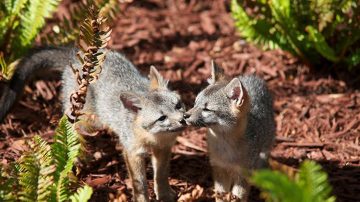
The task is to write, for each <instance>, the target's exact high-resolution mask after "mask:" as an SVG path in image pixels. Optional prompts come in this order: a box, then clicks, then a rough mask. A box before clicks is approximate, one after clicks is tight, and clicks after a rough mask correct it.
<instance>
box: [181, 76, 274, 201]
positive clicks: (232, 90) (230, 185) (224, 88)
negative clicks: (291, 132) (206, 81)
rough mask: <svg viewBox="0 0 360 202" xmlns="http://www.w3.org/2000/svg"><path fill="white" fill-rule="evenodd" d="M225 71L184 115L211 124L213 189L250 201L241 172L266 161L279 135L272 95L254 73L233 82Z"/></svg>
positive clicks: (197, 122) (195, 122) (191, 121)
mask: <svg viewBox="0 0 360 202" xmlns="http://www.w3.org/2000/svg"><path fill="white" fill-rule="evenodd" d="M213 72H214V71H213ZM215 73H216V72H215ZM221 76H222V75H219V77H218V78H220V79H219V80H217V81H213V82H212V83H211V84H210V85H209V86H208V87H207V88H205V89H204V90H202V91H201V92H200V93H199V94H198V96H197V97H196V100H195V104H194V107H193V108H192V109H190V110H189V111H188V112H186V114H185V117H186V122H187V123H188V124H191V125H196V126H205V127H208V136H207V142H208V150H209V156H210V163H211V165H212V169H213V177H214V181H215V191H216V192H232V193H233V194H234V195H235V196H237V197H239V198H240V199H243V200H244V201H246V198H247V194H248V184H247V183H246V180H245V178H244V176H243V175H244V173H246V172H247V171H248V170H252V169H256V168H259V167H262V166H264V165H266V162H267V158H266V157H267V155H268V153H269V151H270V149H271V146H272V143H273V140H274V137H275V121H274V112H273V106H272V105H273V103H272V97H271V94H270V92H269V90H268V89H267V87H266V84H265V82H264V81H263V80H261V79H260V78H258V77H256V76H253V75H251V76H239V77H237V79H236V78H234V79H233V80H232V81H231V82H228V81H226V80H225V79H224V77H222V78H221ZM213 77H214V75H213ZM239 81H240V82H239ZM244 89H245V90H244ZM244 91H245V92H244ZM246 92H247V94H246ZM245 97H247V98H245ZM245 99H247V100H248V101H250V102H245V101H244V100H245ZM235 109H236V110H235ZM237 110H238V111H237ZM216 201H217V202H218V201H222V200H221V199H217V200H216Z"/></svg>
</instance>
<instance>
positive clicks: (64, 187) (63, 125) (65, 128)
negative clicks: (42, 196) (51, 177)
mask: <svg viewBox="0 0 360 202" xmlns="http://www.w3.org/2000/svg"><path fill="white" fill-rule="evenodd" d="M79 148H80V143H79V138H78V134H77V133H76V131H75V129H74V125H73V124H71V123H70V122H69V121H68V119H67V117H66V116H63V117H62V118H61V119H60V122H59V126H58V127H57V129H56V131H55V136H54V143H53V145H52V155H53V158H54V162H55V164H56V171H55V181H56V182H58V183H57V185H56V198H57V199H58V201H64V200H65V199H67V198H68V197H69V190H68V185H69V180H68V174H69V172H71V170H72V167H73V165H74V162H75V159H76V157H77V156H78V154H79Z"/></svg>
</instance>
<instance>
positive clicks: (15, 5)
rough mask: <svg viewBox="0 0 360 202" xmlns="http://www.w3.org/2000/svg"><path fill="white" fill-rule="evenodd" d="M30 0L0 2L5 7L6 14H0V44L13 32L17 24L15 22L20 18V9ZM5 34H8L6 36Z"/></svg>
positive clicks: (5, 0)
mask: <svg viewBox="0 0 360 202" xmlns="http://www.w3.org/2000/svg"><path fill="white" fill-rule="evenodd" d="M27 1H28V0H4V1H3V2H2V3H0V5H1V7H4V9H3V10H4V16H2V17H1V16H0V27H1V29H0V46H2V44H3V43H4V41H5V40H8V38H9V37H10V35H11V32H12V30H13V29H15V27H16V26H17V24H16V23H15V21H16V20H18V18H19V15H20V11H21V10H22V9H23V8H24V7H25V5H26V3H27ZM5 35H7V36H6V37H5Z"/></svg>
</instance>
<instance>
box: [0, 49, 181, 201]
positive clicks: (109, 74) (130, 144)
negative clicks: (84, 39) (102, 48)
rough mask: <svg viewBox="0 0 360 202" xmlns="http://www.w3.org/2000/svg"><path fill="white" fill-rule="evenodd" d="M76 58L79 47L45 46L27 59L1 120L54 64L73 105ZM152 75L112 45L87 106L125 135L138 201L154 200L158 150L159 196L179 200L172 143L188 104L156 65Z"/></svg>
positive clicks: (66, 102)
mask: <svg viewBox="0 0 360 202" xmlns="http://www.w3.org/2000/svg"><path fill="white" fill-rule="evenodd" d="M70 63H71V64H74V65H77V66H78V65H80V64H79V62H78V59H77V58H76V49H74V48H45V49H39V50H36V51H34V52H32V53H31V54H29V55H28V56H26V57H24V58H23V59H21V61H20V63H19V65H18V68H17V70H16V72H15V74H14V77H13V78H12V80H11V81H10V82H9V85H7V86H5V88H4V90H3V92H2V95H1V96H2V97H1V99H0V120H1V119H3V118H4V116H5V115H6V113H7V112H8V111H9V109H10V108H11V106H12V105H13V103H14V102H15V100H16V99H17V98H18V97H19V93H20V92H21V91H22V89H23V87H24V85H25V82H26V80H28V78H29V77H30V76H31V75H34V74H35V73H36V72H44V71H45V70H48V69H58V70H61V71H63V88H62V92H63V107H64V109H69V107H70V105H71V103H70V99H69V98H70V95H71V93H72V92H73V91H75V90H76V89H77V87H78V84H77V82H76V80H75V79H74V75H73V72H72V69H71V68H70V66H69V65H70ZM149 77H150V80H149V79H148V78H146V77H143V76H141V75H140V73H139V71H138V70H137V69H136V68H135V67H134V65H133V64H132V63H131V62H129V61H128V60H127V59H126V58H125V57H124V56H122V55H121V54H119V53H116V52H113V51H109V52H108V53H107V55H106V59H105V61H104V64H103V70H102V73H101V74H100V76H99V79H98V80H97V81H96V82H95V83H93V84H92V85H90V87H89V89H88V92H87V96H86V103H85V108H84V109H85V112H86V113H90V114H95V115H96V116H97V117H98V120H100V122H101V123H102V124H104V125H106V126H107V127H108V128H109V129H110V130H112V131H113V132H114V133H115V134H117V135H118V136H119V139H120V142H121V144H122V145H123V150H124V152H123V156H124V159H125V162H126V165H127V169H128V173H129V176H130V178H131V180H132V185H133V196H134V201H148V200H149V198H148V193H147V180H146V173H145V159H144V158H145V156H146V154H147V152H151V153H152V164H153V168H154V189H155V194H156V198H157V199H158V200H162V201H174V200H175V197H176V196H175V193H174V191H173V190H172V189H171V188H170V185H169V182H168V173H169V160H170V155H171V146H172V145H173V144H174V143H175V139H176V136H177V135H178V134H179V133H180V131H181V130H183V129H184V125H185V120H184V119H183V116H184V112H185V108H184V105H183V104H182V102H181V100H180V96H179V95H178V94H176V93H175V92H173V91H170V90H169V89H168V88H167V81H166V80H164V79H163V77H162V76H161V75H160V74H159V72H158V71H157V70H156V69H155V67H151V68H150V75H149Z"/></svg>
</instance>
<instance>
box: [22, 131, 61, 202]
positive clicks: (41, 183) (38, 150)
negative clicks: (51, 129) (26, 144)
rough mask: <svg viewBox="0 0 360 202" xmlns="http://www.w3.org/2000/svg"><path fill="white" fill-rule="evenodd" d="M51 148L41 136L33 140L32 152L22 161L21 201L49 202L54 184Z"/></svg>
mask: <svg viewBox="0 0 360 202" xmlns="http://www.w3.org/2000/svg"><path fill="white" fill-rule="evenodd" d="M54 171H55V166H54V165H53V164H52V157H51V151H50V146H49V145H48V144H47V143H46V142H45V141H44V140H42V139H41V138H40V137H39V136H35V137H34V138H33V142H32V143H31V144H30V151H29V152H27V153H26V154H25V155H24V156H22V158H21V160H20V174H19V184H20V186H21V189H22V191H21V192H20V195H21V196H20V200H21V201H29V202H30V201H47V199H48V198H49V197H50V195H51V190H52V186H53V182H54V178H53V176H52V173H53V172H54Z"/></svg>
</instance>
